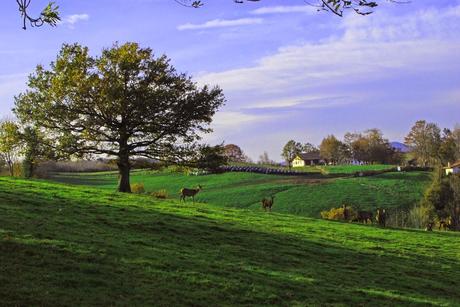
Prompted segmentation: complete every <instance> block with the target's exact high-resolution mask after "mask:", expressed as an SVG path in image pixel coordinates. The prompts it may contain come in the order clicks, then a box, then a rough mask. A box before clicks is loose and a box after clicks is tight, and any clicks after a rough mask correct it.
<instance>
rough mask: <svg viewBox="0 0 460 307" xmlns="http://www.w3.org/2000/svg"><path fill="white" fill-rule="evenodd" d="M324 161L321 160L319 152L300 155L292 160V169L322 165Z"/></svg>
mask: <svg viewBox="0 0 460 307" xmlns="http://www.w3.org/2000/svg"><path fill="white" fill-rule="evenodd" d="M323 163H325V161H324V160H323V159H321V156H320V155H319V152H309V153H300V154H298V155H297V156H296V157H295V158H294V160H292V167H302V166H308V165H318V164H323Z"/></svg>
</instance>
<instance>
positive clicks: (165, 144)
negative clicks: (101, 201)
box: [14, 43, 224, 192]
mask: <svg viewBox="0 0 460 307" xmlns="http://www.w3.org/2000/svg"><path fill="white" fill-rule="evenodd" d="M28 86H29V89H28V90H27V92H25V93H24V94H21V95H19V96H18V97H16V107H15V110H14V111H15V113H16V115H17V116H18V118H20V119H21V120H22V121H23V122H24V123H31V124H33V125H34V126H36V127H41V128H42V129H43V130H44V131H46V132H47V134H48V135H50V136H52V137H53V138H54V139H55V140H56V143H59V144H60V145H61V147H62V148H63V150H65V151H66V152H68V153H75V154H79V155H87V154H96V155H98V154H102V155H108V156H115V157H117V165H118V169H119V178H120V180H119V185H118V190H119V191H120V192H130V191H131V188H130V168H131V164H130V158H131V157H139V156H142V157H146V158H151V159H156V160H162V161H165V160H168V161H178V160H181V159H187V158H188V157H190V155H193V154H194V153H196V150H195V149H196V147H197V143H196V142H197V141H198V140H200V138H201V137H200V135H201V134H202V133H207V132H210V131H211V130H210V129H209V124H210V123H211V121H212V116H213V115H214V113H215V112H216V111H217V109H218V108H219V107H220V106H221V105H222V104H223V103H224V96H223V94H222V91H221V89H220V88H218V87H214V88H209V87H208V86H204V87H202V88H199V87H198V86H197V85H196V84H195V83H194V82H193V81H192V80H191V78H190V77H188V76H187V75H185V74H182V73H178V72H177V71H176V69H175V68H174V67H173V66H171V65H170V63H169V59H168V58H167V57H166V56H160V57H155V56H154V55H153V52H152V50H151V49H149V48H145V49H144V48H140V47H139V45H138V44H136V43H127V44H124V45H121V46H120V45H117V44H115V45H114V46H113V47H112V48H110V49H104V50H103V52H102V55H101V56H98V57H93V56H90V55H89V50H88V48H86V47H82V46H80V45H78V44H74V45H64V46H63V48H62V49H61V52H60V53H59V55H58V57H57V59H56V61H55V62H53V63H51V65H50V69H49V70H47V69H45V68H44V67H43V66H40V65H39V66H37V68H36V71H35V73H34V74H32V75H31V76H30V77H29V82H28ZM64 145H65V146H64Z"/></svg>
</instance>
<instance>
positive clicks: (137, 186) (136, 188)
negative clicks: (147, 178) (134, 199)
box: [131, 182, 145, 194]
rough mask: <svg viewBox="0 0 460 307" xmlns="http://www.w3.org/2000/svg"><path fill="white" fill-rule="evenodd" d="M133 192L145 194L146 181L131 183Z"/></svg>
mask: <svg viewBox="0 0 460 307" xmlns="http://www.w3.org/2000/svg"><path fill="white" fill-rule="evenodd" d="M131 192H132V193H134V194H144V193H145V187H144V183H142V182H141V183H133V184H131Z"/></svg>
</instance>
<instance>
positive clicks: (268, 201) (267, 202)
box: [262, 196, 275, 211]
mask: <svg viewBox="0 0 460 307" xmlns="http://www.w3.org/2000/svg"><path fill="white" fill-rule="evenodd" d="M274 200H275V196H272V197H271V198H264V199H262V208H263V209H264V210H265V211H267V209H268V210H269V211H272V206H273V203H274Z"/></svg>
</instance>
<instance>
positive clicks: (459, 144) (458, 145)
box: [452, 124, 460, 160]
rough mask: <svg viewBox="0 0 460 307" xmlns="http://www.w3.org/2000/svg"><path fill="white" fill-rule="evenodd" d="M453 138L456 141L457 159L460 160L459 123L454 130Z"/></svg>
mask: <svg viewBox="0 0 460 307" xmlns="http://www.w3.org/2000/svg"><path fill="white" fill-rule="evenodd" d="M452 139H453V140H454V142H455V147H456V152H455V160H460V125H459V124H457V125H455V127H454V130H453V131H452Z"/></svg>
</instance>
